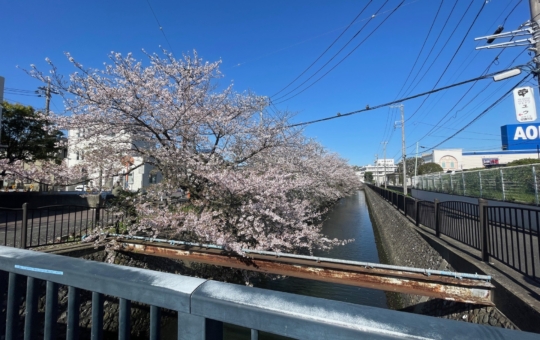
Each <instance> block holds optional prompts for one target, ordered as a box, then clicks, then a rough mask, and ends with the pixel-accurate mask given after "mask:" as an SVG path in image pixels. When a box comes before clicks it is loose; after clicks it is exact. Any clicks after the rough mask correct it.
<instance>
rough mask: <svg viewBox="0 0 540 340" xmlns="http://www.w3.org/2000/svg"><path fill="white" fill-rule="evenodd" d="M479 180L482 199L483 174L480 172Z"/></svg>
mask: <svg viewBox="0 0 540 340" xmlns="http://www.w3.org/2000/svg"><path fill="white" fill-rule="evenodd" d="M478 178H480V197H482V173H481V172H480V171H478Z"/></svg>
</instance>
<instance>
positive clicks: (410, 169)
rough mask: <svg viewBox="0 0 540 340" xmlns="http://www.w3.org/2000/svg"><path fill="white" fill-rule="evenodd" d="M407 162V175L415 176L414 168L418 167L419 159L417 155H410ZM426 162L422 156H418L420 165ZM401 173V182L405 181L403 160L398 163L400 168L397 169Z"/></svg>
mask: <svg viewBox="0 0 540 340" xmlns="http://www.w3.org/2000/svg"><path fill="white" fill-rule="evenodd" d="M405 164H406V171H407V177H409V178H410V177H413V176H414V168H415V167H416V164H417V161H416V157H409V158H406V159H405ZM422 164H424V160H423V159H422V158H418V166H420V165H422ZM396 172H397V173H398V174H399V180H400V183H403V161H400V162H399V163H398V168H397V171H396Z"/></svg>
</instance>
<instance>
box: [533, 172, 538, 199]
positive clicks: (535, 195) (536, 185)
mask: <svg viewBox="0 0 540 340" xmlns="http://www.w3.org/2000/svg"><path fill="white" fill-rule="evenodd" d="M532 174H533V178H534V201H535V202H536V205H538V182H537V180H536V168H535V166H534V165H533V167H532Z"/></svg>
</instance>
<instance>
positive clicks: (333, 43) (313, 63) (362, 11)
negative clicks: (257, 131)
mask: <svg viewBox="0 0 540 340" xmlns="http://www.w3.org/2000/svg"><path fill="white" fill-rule="evenodd" d="M372 1H373V0H370V1H369V2H368V4H367V5H366V6H365V7H364V8H363V9H362V10H361V11H360V13H358V15H357V16H356V17H355V18H354V19H353V21H351V23H350V24H349V25H348V26H347V27H346V28H345V29H344V30H343V32H341V34H340V35H339V36H338V37H337V38H336V39H335V40H334V41H333V42H332V43H331V44H330V46H328V47H327V48H326V50H324V52H323V53H321V54H320V55H319V57H317V59H315V61H314V62H312V63H311V65H309V66H308V67H307V68H306V69H305V70H304V71H303V72H302V73H300V75H298V76H297V77H296V78H294V79H293V80H292V81H291V82H290V83H289V84H287V86H285V87H284V88H282V89H281V90H279V91H278V92H276V93H274V94H273V95H272V96H271V97H274V96H276V95H278V94H279V93H281V92H282V91H283V90H285V89H286V88H288V87H289V86H291V85H292V84H293V83H294V82H295V81H297V80H298V78H300V77H301V76H303V75H304V74H305V73H306V72H307V71H308V70H309V69H310V68H311V67H312V66H313V65H315V63H316V62H317V61H319V60H320V59H321V58H322V56H323V55H325V54H326V52H328V50H330V48H332V46H334V45H335V43H336V42H337V41H338V40H339V39H340V38H341V37H342V36H343V34H345V32H347V30H348V29H349V28H350V27H351V26H352V24H354V23H355V21H356V20H357V19H358V17H360V15H362V13H364V11H365V10H366V8H368V6H369V5H370V4H371V3H372ZM358 33H360V31H358V32H357V33H356V34H355V35H354V37H356V35H358ZM354 37H353V39H354ZM351 40H352V39H351ZM351 40H349V42H350V41H351ZM347 44H348V43H347ZM345 46H347V45H345ZM340 51H341V50H340ZM338 53H339V52H338Z"/></svg>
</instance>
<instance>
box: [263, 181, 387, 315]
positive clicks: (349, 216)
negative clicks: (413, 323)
mask: <svg viewBox="0 0 540 340" xmlns="http://www.w3.org/2000/svg"><path fill="white" fill-rule="evenodd" d="M323 233H324V234H325V235H327V236H329V237H331V238H338V239H351V238H353V239H355V241H354V242H351V243H349V244H346V245H344V246H339V247H335V248H334V249H332V250H330V251H328V252H315V254H314V255H315V256H321V257H331V258H335V259H342V260H351V261H364V262H375V263H379V255H378V254H377V246H376V244H375V236H374V234H373V227H372V225H371V220H370V219H369V213H368V208H367V204H366V198H365V194H364V191H359V192H358V193H357V194H355V195H353V196H350V197H347V198H344V199H341V200H340V201H339V202H338V203H337V204H336V205H335V206H334V207H333V208H332V210H331V211H330V212H329V214H328V218H327V220H326V221H325V223H324V225H323ZM256 286H257V287H260V288H266V289H271V290H278V291H282V292H287V293H294V294H301V295H309V296H314V297H319V298H324V299H330V300H337V301H344V302H350V303H356V304H361V305H366V306H373V307H382V308H387V305H386V296H385V294H384V292H383V291H380V290H373V289H367V288H357V287H351V286H345V285H340V284H335V283H326V282H319V281H312V280H305V279H298V278H294V277H287V278H284V279H280V280H273V281H272V280H268V281H264V282H260V283H258V284H257V285H256Z"/></svg>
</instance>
